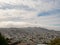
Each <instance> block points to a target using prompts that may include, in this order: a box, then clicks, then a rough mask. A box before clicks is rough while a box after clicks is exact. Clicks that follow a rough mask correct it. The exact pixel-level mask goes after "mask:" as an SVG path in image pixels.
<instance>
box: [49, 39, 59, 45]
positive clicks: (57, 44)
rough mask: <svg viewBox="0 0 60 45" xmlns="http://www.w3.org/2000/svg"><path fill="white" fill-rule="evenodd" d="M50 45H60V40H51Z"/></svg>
mask: <svg viewBox="0 0 60 45" xmlns="http://www.w3.org/2000/svg"><path fill="white" fill-rule="evenodd" d="M48 45H60V38H55V39H54V40H51V42H50V43H49V44H48Z"/></svg>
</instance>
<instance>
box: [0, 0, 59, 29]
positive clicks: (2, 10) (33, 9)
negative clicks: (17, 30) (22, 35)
mask: <svg viewBox="0 0 60 45" xmlns="http://www.w3.org/2000/svg"><path fill="white" fill-rule="evenodd" d="M59 2H60V1H59V0H13V1H12V0H0V27H44V28H48V29H56V30H59V28H60V26H58V25H57V24H60V6H59V4H60V3H59Z"/></svg>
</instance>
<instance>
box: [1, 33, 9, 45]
mask: <svg viewBox="0 0 60 45" xmlns="http://www.w3.org/2000/svg"><path fill="white" fill-rule="evenodd" d="M0 45H8V41H7V40H6V39H5V38H4V36H2V35H1V33H0Z"/></svg>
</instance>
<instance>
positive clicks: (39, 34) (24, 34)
mask: <svg viewBox="0 0 60 45" xmlns="http://www.w3.org/2000/svg"><path fill="white" fill-rule="evenodd" d="M0 32H1V33H2V34H3V35H4V36H5V37H6V38H12V41H13V42H15V41H19V40H22V42H30V41H33V42H34V43H49V42H50V40H51V39H54V38H56V37H60V31H54V30H48V29H45V28H40V27H28V28H0Z"/></svg>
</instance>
